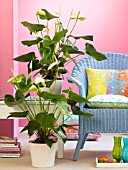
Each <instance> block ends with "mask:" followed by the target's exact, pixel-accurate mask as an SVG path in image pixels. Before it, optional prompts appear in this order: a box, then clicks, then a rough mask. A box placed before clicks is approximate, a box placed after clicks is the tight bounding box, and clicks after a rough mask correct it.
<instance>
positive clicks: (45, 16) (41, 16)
mask: <svg viewBox="0 0 128 170" xmlns="http://www.w3.org/2000/svg"><path fill="white" fill-rule="evenodd" d="M41 10H42V11H44V12H45V14H46V15H39V17H40V19H43V20H45V19H46V20H48V21H49V20H51V19H54V18H59V17H58V16H55V15H52V14H51V13H49V12H48V11H47V10H46V9H41Z"/></svg>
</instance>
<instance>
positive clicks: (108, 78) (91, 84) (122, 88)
mask: <svg viewBox="0 0 128 170" xmlns="http://www.w3.org/2000/svg"><path fill="white" fill-rule="evenodd" d="M86 73H87V78H88V95H87V99H90V98H92V97H94V96H96V95H105V94H115V95H124V96H126V97H128V70H100V69H91V68H86Z"/></svg>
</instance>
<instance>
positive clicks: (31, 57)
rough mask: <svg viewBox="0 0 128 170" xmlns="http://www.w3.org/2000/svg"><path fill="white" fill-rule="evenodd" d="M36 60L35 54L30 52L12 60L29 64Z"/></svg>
mask: <svg viewBox="0 0 128 170" xmlns="http://www.w3.org/2000/svg"><path fill="white" fill-rule="evenodd" d="M34 59H36V56H35V53H34V52H30V53H28V54H24V55H21V56H19V57H16V58H14V59H13V60H15V61H19V62H29V61H32V60H34Z"/></svg>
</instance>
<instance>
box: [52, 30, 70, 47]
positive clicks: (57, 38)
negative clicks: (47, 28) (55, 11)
mask: <svg viewBox="0 0 128 170" xmlns="http://www.w3.org/2000/svg"><path fill="white" fill-rule="evenodd" d="M67 32H68V30H66V29H65V30H62V31H60V32H56V33H55V36H54V37H53V39H52V43H53V44H56V43H57V42H59V41H60V40H61V38H63V37H65V35H66V33H67Z"/></svg>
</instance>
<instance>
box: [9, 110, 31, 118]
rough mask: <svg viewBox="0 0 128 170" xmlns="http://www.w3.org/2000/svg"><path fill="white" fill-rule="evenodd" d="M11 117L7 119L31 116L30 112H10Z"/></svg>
mask: <svg viewBox="0 0 128 170" xmlns="http://www.w3.org/2000/svg"><path fill="white" fill-rule="evenodd" d="M9 114H10V115H9V116H8V117H7V118H9V117H17V118H18V117H27V115H28V114H29V111H24V112H10V113H9Z"/></svg>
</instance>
